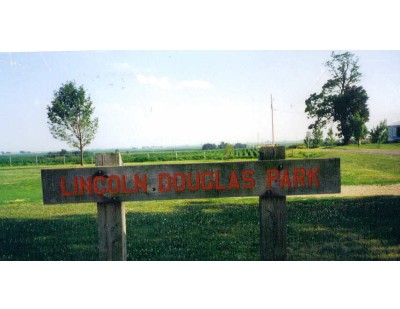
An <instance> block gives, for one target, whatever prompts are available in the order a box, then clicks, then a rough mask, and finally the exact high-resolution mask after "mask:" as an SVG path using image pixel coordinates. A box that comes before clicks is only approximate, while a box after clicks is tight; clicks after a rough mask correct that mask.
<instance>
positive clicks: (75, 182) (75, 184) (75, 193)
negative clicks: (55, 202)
mask: <svg viewBox="0 0 400 309" xmlns="http://www.w3.org/2000/svg"><path fill="white" fill-rule="evenodd" d="M74 195H75V196H78V177H76V176H75V177H74Z"/></svg>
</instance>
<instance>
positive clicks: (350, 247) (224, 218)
mask: <svg viewBox="0 0 400 309" xmlns="http://www.w3.org/2000/svg"><path fill="white" fill-rule="evenodd" d="M292 154H294V157H295V158H298V157H301V156H304V155H307V150H294V151H293V152H292V151H291V150H288V152H287V158H288V159H291V155H292ZM310 157H312V158H327V157H340V158H341V174H342V184H345V185H361V184H393V183H400V157H399V156H397V157H396V156H387V155H379V154H364V153H363V154H360V153H355V152H352V151H350V152H349V151H343V150H339V149H331V150H329V149H328V150H326V149H317V150H311V151H310ZM196 162H199V161H196ZM175 163H176V162H175ZM62 167H66V166H62ZM74 167H76V166H74ZM41 168H45V167H43V166H42V167H41V166H34V167H15V168H0V176H1V177H0V232H1V233H0V260H97V259H98V249H97V224H96V205H95V204H93V203H92V204H68V205H43V204H42V193H41V180H40V169H41ZM52 168H53V167H52ZM287 207H288V259H289V260H400V211H399V209H400V208H399V207H400V197H398V196H386V197H383V196H377V197H368V198H358V197H352V198H323V197H318V198H291V197H288V202H287ZM126 209H127V215H126V221H127V222H126V223H127V251H128V260H158V261H160V260H163V261H165V260H167V261H171V260H207V261H208V260H218V261H224V260H241V261H248V260H259V259H260V254H259V223H258V198H224V199H206V200H173V201H152V202H130V203H126Z"/></svg>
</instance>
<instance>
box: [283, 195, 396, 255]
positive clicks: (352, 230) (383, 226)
mask: <svg viewBox="0 0 400 309" xmlns="http://www.w3.org/2000/svg"><path fill="white" fill-rule="evenodd" d="M288 255H289V258H290V259H292V260H302V261H304V260H345V261H362V260H400V197H398V196H375V197H366V198H348V199H315V200H309V199H308V200H303V201H293V202H291V203H289V206H288Z"/></svg>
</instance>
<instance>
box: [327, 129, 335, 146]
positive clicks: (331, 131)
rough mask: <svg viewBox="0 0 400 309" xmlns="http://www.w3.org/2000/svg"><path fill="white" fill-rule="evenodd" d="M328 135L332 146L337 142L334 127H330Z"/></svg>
mask: <svg viewBox="0 0 400 309" xmlns="http://www.w3.org/2000/svg"><path fill="white" fill-rule="evenodd" d="M327 135H328V142H329V146H330V147H332V146H333V144H334V142H335V135H334V133H333V129H332V128H329V130H328V133H327Z"/></svg>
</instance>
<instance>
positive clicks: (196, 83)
mask: <svg viewBox="0 0 400 309" xmlns="http://www.w3.org/2000/svg"><path fill="white" fill-rule="evenodd" d="M176 87H177V88H178V89H183V88H194V89H208V88H210V87H211V84H210V83H209V82H206V81H203V80H184V81H181V82H179V83H177V85H176Z"/></svg>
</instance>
